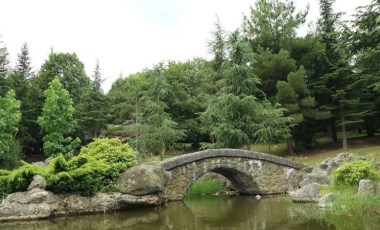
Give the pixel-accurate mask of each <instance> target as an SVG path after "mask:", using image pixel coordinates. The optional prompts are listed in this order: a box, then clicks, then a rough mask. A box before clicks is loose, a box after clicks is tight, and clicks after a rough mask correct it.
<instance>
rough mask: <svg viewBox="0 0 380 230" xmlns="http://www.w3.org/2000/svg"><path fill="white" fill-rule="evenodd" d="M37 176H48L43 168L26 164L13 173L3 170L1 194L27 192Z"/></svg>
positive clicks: (0, 183) (0, 179)
mask: <svg viewBox="0 0 380 230" xmlns="http://www.w3.org/2000/svg"><path fill="white" fill-rule="evenodd" d="M35 175H41V176H46V173H45V171H44V170H43V169H42V168H40V167H38V166H36V165H32V164H28V163H25V162H23V165H22V166H21V167H20V168H18V169H15V170H13V171H5V170H1V172H0V193H3V194H7V193H12V192H19V191H26V189H27V188H28V186H29V184H30V182H32V180H33V176H35Z"/></svg>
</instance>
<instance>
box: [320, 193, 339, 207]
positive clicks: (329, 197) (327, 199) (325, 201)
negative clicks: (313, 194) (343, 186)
mask: <svg viewBox="0 0 380 230" xmlns="http://www.w3.org/2000/svg"><path fill="white" fill-rule="evenodd" d="M336 198H337V196H336V195H335V194H334V193H328V194H326V195H324V196H323V197H321V198H320V199H319V201H318V206H319V207H321V208H325V207H328V206H331V205H332V202H333V201H335V200H336Z"/></svg>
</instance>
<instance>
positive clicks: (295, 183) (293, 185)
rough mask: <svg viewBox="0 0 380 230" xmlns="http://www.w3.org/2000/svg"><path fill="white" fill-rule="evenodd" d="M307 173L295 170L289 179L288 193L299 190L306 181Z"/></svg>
mask: <svg viewBox="0 0 380 230" xmlns="http://www.w3.org/2000/svg"><path fill="white" fill-rule="evenodd" d="M305 176H306V173H305V172H303V171H302V170H299V171H297V170H293V171H292V172H291V173H290V174H289V177H288V191H294V190H297V189H299V188H300V187H302V186H300V183H301V181H303V180H304V178H305Z"/></svg>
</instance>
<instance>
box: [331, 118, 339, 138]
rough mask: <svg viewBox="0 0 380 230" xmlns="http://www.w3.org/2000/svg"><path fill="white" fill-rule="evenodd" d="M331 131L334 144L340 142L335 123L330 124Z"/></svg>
mask: <svg viewBox="0 0 380 230" xmlns="http://www.w3.org/2000/svg"><path fill="white" fill-rule="evenodd" d="M330 130H331V139H332V140H333V142H338V134H337V131H336V127H335V122H334V121H332V122H331V124H330Z"/></svg>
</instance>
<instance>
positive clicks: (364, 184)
mask: <svg viewBox="0 0 380 230" xmlns="http://www.w3.org/2000/svg"><path fill="white" fill-rule="evenodd" d="M375 193H376V183H375V182H374V181H372V180H360V181H359V188H358V194H359V195H367V194H375Z"/></svg>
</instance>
